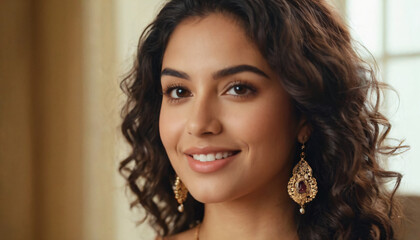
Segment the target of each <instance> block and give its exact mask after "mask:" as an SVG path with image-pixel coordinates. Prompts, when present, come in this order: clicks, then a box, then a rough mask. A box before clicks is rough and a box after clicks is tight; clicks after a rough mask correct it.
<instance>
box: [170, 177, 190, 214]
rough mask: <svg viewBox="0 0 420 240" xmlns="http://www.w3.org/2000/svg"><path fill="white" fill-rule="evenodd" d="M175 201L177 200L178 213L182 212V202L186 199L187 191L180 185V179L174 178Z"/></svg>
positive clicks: (182, 184)
mask: <svg viewBox="0 0 420 240" xmlns="http://www.w3.org/2000/svg"><path fill="white" fill-rule="evenodd" d="M173 190H174V194H175V199H176V200H177V202H178V204H179V206H178V212H184V202H185V200H186V199H187V195H188V189H187V187H185V185H184V183H182V181H181V179H180V178H179V177H178V176H176V179H175V184H174V187H173Z"/></svg>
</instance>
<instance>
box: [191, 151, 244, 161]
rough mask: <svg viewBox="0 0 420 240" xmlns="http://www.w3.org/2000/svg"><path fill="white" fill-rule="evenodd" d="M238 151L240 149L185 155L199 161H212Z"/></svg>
mask: <svg viewBox="0 0 420 240" xmlns="http://www.w3.org/2000/svg"><path fill="white" fill-rule="evenodd" d="M239 152H240V151H231V152H217V153H209V154H193V155H189V154H187V155H188V156H190V157H192V158H194V159H195V160H197V161H200V162H212V161H216V160H220V159H225V158H228V157H231V156H233V155H236V154H238V153H239Z"/></svg>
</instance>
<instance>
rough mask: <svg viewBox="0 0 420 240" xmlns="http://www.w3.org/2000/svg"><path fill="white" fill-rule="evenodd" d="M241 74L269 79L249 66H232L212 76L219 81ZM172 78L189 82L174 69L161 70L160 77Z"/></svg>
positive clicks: (188, 78) (180, 72)
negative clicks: (253, 74) (250, 73)
mask: <svg viewBox="0 0 420 240" xmlns="http://www.w3.org/2000/svg"><path fill="white" fill-rule="evenodd" d="M242 72H252V73H255V74H257V75H260V76H263V77H265V78H269V77H268V75H267V74H266V73H265V72H264V71H262V70H260V69H259V68H257V67H254V66H251V65H246V64H243V65H238V66H233V67H228V68H224V69H222V70H219V71H217V72H215V73H214V74H213V79H219V78H223V77H227V76H231V75H235V74H238V73H242ZM165 75H166V76H172V77H177V78H183V79H186V80H190V79H191V78H190V76H189V75H188V74H187V73H185V72H182V71H178V70H175V69H171V68H165V69H163V70H162V72H161V76H165Z"/></svg>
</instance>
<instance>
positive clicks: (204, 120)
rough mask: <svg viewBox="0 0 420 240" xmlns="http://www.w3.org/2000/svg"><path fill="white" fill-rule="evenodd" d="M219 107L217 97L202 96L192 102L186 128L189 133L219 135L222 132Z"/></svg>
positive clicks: (200, 135) (194, 134) (198, 135)
mask: <svg viewBox="0 0 420 240" xmlns="http://www.w3.org/2000/svg"><path fill="white" fill-rule="evenodd" d="M218 112H219V107H218V105H217V101H216V100H215V99H211V98H207V97H201V98H197V99H196V100H195V102H194V103H193V104H192V109H191V112H190V115H189V117H188V122H187V126H186V130H187V132H188V134H190V135H193V136H197V137H202V136H204V135H217V134H219V133H221V132H222V124H221V122H220V119H219V114H218Z"/></svg>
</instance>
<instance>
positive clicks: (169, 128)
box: [159, 104, 184, 156]
mask: <svg viewBox="0 0 420 240" xmlns="http://www.w3.org/2000/svg"><path fill="white" fill-rule="evenodd" d="M179 116H182V114H180V113H179V111H175V110H173V109H170V108H166V107H165V106H164V104H162V108H161V111H160V116H159V134H160V138H161V140H162V143H163V146H164V147H165V150H166V152H167V153H168V155H169V156H171V155H173V154H175V153H176V149H177V143H178V140H179V138H180V136H181V134H182V131H183V130H184V123H183V122H184V121H183V119H182V118H180V117H179Z"/></svg>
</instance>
